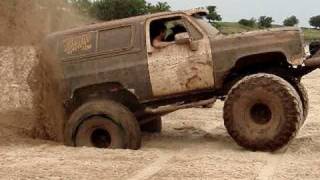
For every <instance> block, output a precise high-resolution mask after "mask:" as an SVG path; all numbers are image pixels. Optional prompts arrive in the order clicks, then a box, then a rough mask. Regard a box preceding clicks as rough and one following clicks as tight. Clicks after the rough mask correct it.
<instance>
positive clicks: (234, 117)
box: [224, 73, 303, 151]
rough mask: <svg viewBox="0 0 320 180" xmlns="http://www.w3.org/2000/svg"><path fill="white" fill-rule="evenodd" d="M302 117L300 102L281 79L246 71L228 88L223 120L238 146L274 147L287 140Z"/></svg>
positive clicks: (297, 128)
mask: <svg viewBox="0 0 320 180" xmlns="http://www.w3.org/2000/svg"><path fill="white" fill-rule="evenodd" d="M302 121H303V112H302V103H301V100H300V97H299V95H298V94H297V92H296V90H295V89H294V88H293V87H292V86H291V85H290V84H289V83H288V82H287V81H285V80H284V79H282V78H280V77H278V76H275V75H271V74H264V73H259V74H255V75H250V76H247V77H245V78H243V79H242V80H240V81H239V82H238V83H236V84H235V85H234V86H233V88H232V89H231V90H230V91H229V94H228V97H227V99H226V101H225V105H224V124H225V126H226V128H227V130H228V133H229V134H230V135H231V137H232V138H233V139H234V140H235V141H236V142H237V143H238V144H239V145H240V146H242V147H245V148H247V149H250V150H253V151H256V150H259V151H275V150H278V149H280V148H282V147H284V146H285V145H286V144H288V143H289V142H290V141H291V140H292V139H293V138H294V137H295V136H296V134H297V132H298V131H299V129H300V125H301V124H302V123H301V122H302Z"/></svg>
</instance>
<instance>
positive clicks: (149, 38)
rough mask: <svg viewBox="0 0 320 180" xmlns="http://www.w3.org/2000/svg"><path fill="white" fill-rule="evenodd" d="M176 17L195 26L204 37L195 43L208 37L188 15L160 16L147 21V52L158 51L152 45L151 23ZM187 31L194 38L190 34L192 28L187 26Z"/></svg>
mask: <svg viewBox="0 0 320 180" xmlns="http://www.w3.org/2000/svg"><path fill="white" fill-rule="evenodd" d="M175 17H180V18H181V19H182V20H185V21H187V22H189V23H190V25H191V26H193V27H194V28H195V29H196V30H197V31H198V32H199V33H200V34H201V36H202V37H201V38H200V39H197V40H195V41H200V40H202V39H203V38H205V37H206V34H205V32H204V31H203V30H202V29H201V28H200V27H199V25H198V24H196V23H195V22H193V20H192V19H191V18H189V17H188V15H186V14H183V13H175V14H170V15H164V16H160V17H153V18H149V19H147V22H146V26H145V30H146V32H145V34H146V45H147V52H148V53H152V52H153V51H154V50H155V49H156V48H154V47H153V46H152V43H151V37H150V25H151V23H152V22H153V21H158V20H161V19H170V18H175ZM186 26H187V25H186ZM186 29H187V32H188V34H189V35H190V37H191V38H192V36H191V35H192V34H191V33H190V30H189V29H190V28H188V26H187V27H186Z"/></svg>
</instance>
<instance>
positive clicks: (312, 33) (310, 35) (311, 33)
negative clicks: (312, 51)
mask: <svg viewBox="0 0 320 180" xmlns="http://www.w3.org/2000/svg"><path fill="white" fill-rule="evenodd" d="M302 29H303V32H304V38H305V40H306V41H317V40H320V30H319V29H310V28H302Z"/></svg>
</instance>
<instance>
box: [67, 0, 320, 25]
mask: <svg viewBox="0 0 320 180" xmlns="http://www.w3.org/2000/svg"><path fill="white" fill-rule="evenodd" d="M66 1H67V2H69V3H71V4H72V5H73V6H75V7H76V8H77V9H78V10H79V11H80V12H81V13H83V14H86V15H89V16H91V17H93V18H95V19H98V20H103V21H108V20H114V19H120V18H127V17H131V16H137V15H143V14H150V13H156V12H163V11H170V10H171V7H170V5H169V4H168V3H167V2H158V3H156V4H151V3H148V2H146V1H145V0H95V1H92V0H66ZM207 9H208V10H209V15H208V16H207V18H208V20H209V22H210V23H211V24H212V25H214V26H218V24H216V21H221V20H222V17H221V15H220V14H218V13H217V11H216V9H217V8H216V6H208V7H207ZM273 22H274V20H273V18H272V17H269V16H260V17H259V18H258V19H255V18H251V19H240V20H239V22H238V23H239V24H242V25H244V26H248V27H259V28H270V27H272V23H273ZM298 24H299V20H298V18H297V17H296V16H290V17H287V18H286V19H285V20H284V21H283V25H284V26H296V25H298ZM309 24H310V25H311V26H312V27H315V28H320V15H319V16H314V17H311V18H310V20H309Z"/></svg>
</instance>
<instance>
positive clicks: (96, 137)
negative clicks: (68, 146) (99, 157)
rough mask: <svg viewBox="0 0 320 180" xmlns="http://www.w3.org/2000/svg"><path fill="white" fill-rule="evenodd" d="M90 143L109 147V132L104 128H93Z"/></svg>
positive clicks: (100, 146) (98, 146)
mask: <svg viewBox="0 0 320 180" xmlns="http://www.w3.org/2000/svg"><path fill="white" fill-rule="evenodd" d="M90 139H91V143H92V145H93V146H94V147H96V148H109V147H110V145H111V136H110V133H109V132H108V131H107V130H105V129H101V128H98V129H95V130H94V131H93V132H92V134H91V137H90Z"/></svg>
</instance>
